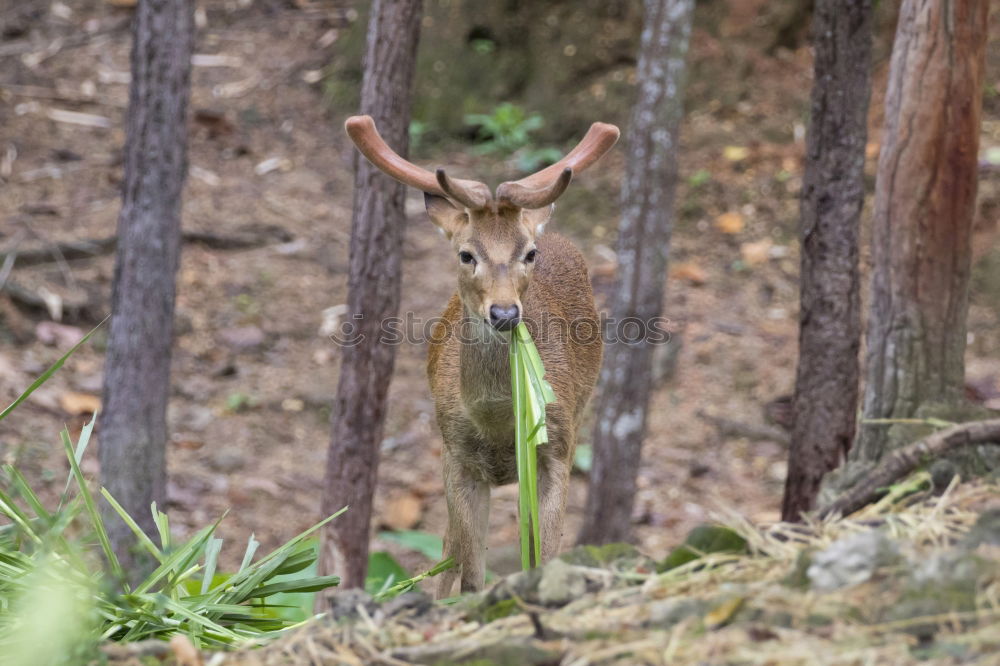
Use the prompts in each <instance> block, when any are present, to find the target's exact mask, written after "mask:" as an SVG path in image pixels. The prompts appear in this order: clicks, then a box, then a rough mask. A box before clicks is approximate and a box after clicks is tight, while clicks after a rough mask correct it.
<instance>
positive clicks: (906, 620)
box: [104, 473, 1000, 666]
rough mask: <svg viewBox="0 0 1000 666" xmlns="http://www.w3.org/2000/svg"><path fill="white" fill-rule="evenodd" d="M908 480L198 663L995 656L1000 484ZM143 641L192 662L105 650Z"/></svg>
mask: <svg viewBox="0 0 1000 666" xmlns="http://www.w3.org/2000/svg"><path fill="white" fill-rule="evenodd" d="M928 476H929V475H928V474H926V473H924V477H925V478H926V477H928ZM901 485H907V484H901ZM912 488H913V486H909V489H908V490H906V491H901V492H899V493H898V494H896V495H895V496H889V497H886V498H884V499H883V500H882V501H880V502H879V503H877V504H875V505H872V506H869V507H867V508H865V509H864V510H862V511H860V512H858V513H857V514H855V515H853V516H851V517H850V518H848V519H836V520H829V521H825V522H823V523H820V524H813V525H809V526H802V525H790V524H788V523H777V524H775V525H772V526H770V527H768V528H758V527H755V526H752V525H750V524H749V523H747V522H745V521H743V520H742V519H740V518H739V517H738V516H735V515H733V516H730V517H729V518H728V519H726V521H727V522H728V523H729V525H731V528H729V529H728V530H727V529H724V528H716V534H715V539H716V543H717V544H720V543H723V539H722V538H720V537H721V536H722V534H726V535H727V536H726V539H725V541H727V542H728V545H727V547H726V548H718V547H716V548H707V545H708V544H709V543H710V542H711V539H704V540H702V541H701V543H700V547H701V548H703V549H706V550H709V552H708V553H706V554H704V555H703V556H702V557H700V558H696V559H693V560H691V561H687V562H686V563H681V562H682V561H681V560H680V559H679V558H677V557H675V555H671V557H670V558H668V562H660V563H657V562H654V561H653V560H650V559H649V558H647V557H645V556H643V555H641V554H639V553H638V551H635V550H634V549H631V550H630V548H631V547H623V546H622V544H613V545H612V546H607V547H604V548H595V547H589V546H588V547H579V548H577V549H574V550H571V551H569V552H567V553H565V554H563V555H562V556H561V557H560V558H559V559H556V560H552V561H551V562H549V563H547V564H545V565H544V566H543V567H542V568H540V569H535V570H533V571H530V572H527V573H518V574H514V575H512V576H508V577H507V578H505V579H504V580H503V581H501V582H500V583H499V584H497V585H496V586H495V587H493V588H492V589H490V590H489V591H486V592H484V593H481V594H477V595H469V596H465V597H463V598H462V599H461V600H459V601H458V602H457V603H455V604H454V605H451V606H447V605H440V604H431V603H430V602H429V600H428V598H427V597H426V596H425V595H421V594H420V593H409V594H406V595H403V596H401V597H398V598H396V599H394V600H392V601H389V602H387V603H385V604H381V605H377V604H374V603H372V602H371V601H370V598H368V597H366V596H365V595H362V594H355V595H344V596H342V597H341V598H340V600H339V603H338V604H337V605H336V606H335V607H334V609H333V611H332V618H331V617H327V618H324V619H321V620H318V621H315V622H312V623H310V624H308V625H306V626H305V627H302V628H300V629H298V630H295V631H293V632H291V633H290V634H289V635H287V636H285V637H283V638H282V639H280V640H278V641H276V642H274V643H273V644H271V645H269V646H266V647H264V648H259V649H258V648H251V649H245V650H239V651H237V652H235V653H229V654H215V655H211V656H208V655H205V657H206V662H205V663H211V664H215V665H217V666H284V665H286V664H287V665H290V664H313V665H317V666H318V665H319V664H344V665H348V664H349V665H352V666H353V665H360V664H387V665H393V666H401V665H403V664H435V665H438V666H445V665H448V664H476V665H479V666H490V665H495V666H500V665H509V666H515V665H516V666H527V665H529V664H534V665H538V666H542V665H546V666H549V665H554V664H560V665H563V666H566V665H572V666H588V665H591V664H594V665H597V664H602V665H608V666H610V665H612V664H620V665H621V666H626V665H628V666H634V665H637V664H649V665H651V666H652V665H661V664H664V665H665V664H733V665H737V664H739V665H741V666H744V665H747V664H761V665H767V666H793V665H794V666H806V665H811V664H825V665H829V666H834V665H837V666H857V665H860V664H879V665H880V666H897V665H898V666H903V665H906V664H914V663H921V664H927V665H936V666H946V665H949V666H950V665H955V664H981V665H983V666H995V665H996V664H1000V600H998V596H997V594H998V592H1000V486H998V485H997V484H996V481H995V480H994V481H993V482H992V483H984V482H982V481H974V482H971V483H963V484H955V485H953V486H952V487H950V488H948V489H945V490H944V492H943V493H941V494H940V495H937V496H935V494H934V493H931V492H918V493H916V494H915V495H914V494H908V493H909V492H910V490H912ZM690 556H691V557H693V555H690ZM145 651H155V652H156V653H158V654H161V655H165V656H166V659H165V661H164V662H162V663H163V664H164V666H193V665H194V664H195V663H196V662H194V661H192V660H191V658H190V656H188V657H187V658H182V657H181V655H190V654H192V653H194V650H193V649H192V648H191V646H188V650H182V649H181V647H180V646H179V645H178V646H174V649H173V650H171V649H169V648H165V646H164V644H163V643H158V642H155V641H151V642H149V643H147V644H143V643H134V644H131V645H125V646H120V645H107V646H105V649H104V652H105V655H106V656H108V657H110V658H111V659H110V662H111V663H112V664H114V665H115V666H140V665H141V664H143V663H147V662H142V661H140V656H139V655H142V654H144V653H146V654H148V652H145ZM171 652H173V656H171ZM147 659H149V657H147Z"/></svg>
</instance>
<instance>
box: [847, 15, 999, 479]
mask: <svg viewBox="0 0 1000 666" xmlns="http://www.w3.org/2000/svg"><path fill="white" fill-rule="evenodd" d="M988 5H989V1H988V0H904V1H903V5H902V8H901V9H900V16H899V25H898V28H897V31H896V41H895V45H894V47H893V52H892V62H891V64H890V70H889V85H888V92H887V95H886V103H885V116H886V121H885V122H886V125H885V132H884V136H883V139H882V141H883V143H882V153H881V155H880V156H879V165H878V184H877V188H876V192H875V230H874V242H873V259H874V264H875V266H874V274H873V283H872V300H871V313H870V316H869V324H868V339H867V343H868V359H867V364H868V368H867V384H866V387H865V397H864V418H865V419H899V418H907V417H912V416H914V415H915V414H917V412H918V410H919V409H921V408H922V407H925V406H928V405H934V404H949V403H957V402H959V401H960V400H961V399H962V384H963V379H964V375H965V363H964V355H965V337H966V321H965V319H966V311H967V309H968V285H969V271H970V259H971V246H970V240H971V235H972V221H973V213H974V210H975V201H976V180H977V168H978V165H977V153H978V149H979V117H980V112H981V110H982V98H983V73H984V58H985V48H986V26H987V23H986V20H987V12H988ZM891 446H893V445H890V437H889V433H888V432H887V429H886V428H885V427H884V426H881V425H874V424H872V425H864V424H863V425H862V428H861V432H860V438H859V441H858V444H857V446H855V448H854V450H853V452H852V454H851V455H852V458H856V459H858V460H862V461H864V460H869V461H871V460H878V459H879V458H881V457H882V456H883V455H884V454H885V453H886V451H887V450H888V449H889V448H891Z"/></svg>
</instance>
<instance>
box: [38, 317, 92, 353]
mask: <svg viewBox="0 0 1000 666" xmlns="http://www.w3.org/2000/svg"><path fill="white" fill-rule="evenodd" d="M83 335H84V333H83V329H80V328H77V327H76V326H67V325H66V324H59V323H57V322H54V321H40V322H38V325H36V326H35V337H36V338H38V341H39V342H41V343H42V344H44V345H55V346H56V347H72V346H73V345H75V344H76V343H78V342H80V340H83Z"/></svg>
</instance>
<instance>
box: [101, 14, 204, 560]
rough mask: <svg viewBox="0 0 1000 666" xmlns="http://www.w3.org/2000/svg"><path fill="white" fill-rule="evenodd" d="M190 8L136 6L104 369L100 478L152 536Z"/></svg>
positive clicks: (118, 546) (176, 253) (125, 546)
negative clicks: (116, 240)
mask: <svg viewBox="0 0 1000 666" xmlns="http://www.w3.org/2000/svg"><path fill="white" fill-rule="evenodd" d="M193 10H194V3H193V2H191V0H140V2H139V4H138V7H137V8H136V14H135V21H134V33H133V44H132V85H131V88H130V91H129V111H128V127H127V135H126V140H125V183H124V190H123V197H122V198H123V202H122V210H121V214H120V216H119V218H118V250H117V254H116V260H115V275H114V283H113V285H112V296H111V312H112V320H111V330H110V336H109V339H108V350H107V360H106V361H105V367H104V411H103V414H102V416H101V428H100V453H99V457H100V463H101V481H102V483H103V484H104V486H105V487H107V489H108V490H109V491H110V492H111V493H112V494H113V495H114V496H115V498H116V499H117V500H118V501H119V502H120V503H121V505H122V506H123V507H124V508H125V509H126V510H127V511H128V512H129V514H130V515H131V516H132V517H133V518H134V519H135V520H136V522H138V523H139V526H140V527H141V528H142V529H143V531H144V532H146V533H147V534H149V535H155V534H156V526H155V524H154V523H153V519H152V516H151V515H150V510H149V506H150V503H151V502H154V501H155V502H157V503H158V504H160V506H163V505H164V503H165V499H166V478H167V476H166V448H167V423H166V412H167V400H168V397H169V394H170V354H171V345H172V343H173V318H174V294H175V284H174V277H175V274H176V272H177V266H178V262H179V259H180V241H181V193H182V190H183V187H184V178H185V175H186V171H187V107H188V99H189V97H190V91H191V86H190V73H191V51H192V45H193V42H194V14H193ZM104 510H105V515H106V517H107V525H108V532H109V536H110V537H111V542H112V545H113V546H114V549H115V552H116V553H117V554H118V556H119V557H120V558H122V559H123V560H124V561H125V562H126V563H130V562H133V558H132V555H133V553H131V552H130V550H131V545H132V544H133V543H134V535H133V534H132V532H131V531H130V530H129V528H128V527H127V526H126V525H125V523H124V522H122V520H121V519H120V518H119V517H118V516H117V514H115V513H114V512H113V511H112V510H111V509H110V508H109V507H107V506H105V507H104Z"/></svg>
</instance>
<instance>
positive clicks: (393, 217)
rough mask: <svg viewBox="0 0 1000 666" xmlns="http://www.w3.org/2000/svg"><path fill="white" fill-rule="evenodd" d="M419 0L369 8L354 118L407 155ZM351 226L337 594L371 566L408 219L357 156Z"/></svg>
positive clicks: (332, 457) (330, 544)
mask: <svg viewBox="0 0 1000 666" xmlns="http://www.w3.org/2000/svg"><path fill="white" fill-rule="evenodd" d="M421 9H422V7H421V2H420V0H375V1H374V2H373V3H372V7H371V17H370V18H369V21H368V37H367V39H368V45H367V50H366V52H365V62H364V81H363V83H362V89H361V113H364V114H368V115H370V116H371V117H372V118H373V119H374V120H375V124H376V126H377V127H378V128H379V131H380V132H381V133H382V136H383V137H384V138H385V140H386V142H387V143H388V144H389V145H390V146H392V147H393V148H394V149H395V150H396V151H397V152H398V153H399V154H400V155H402V156H404V157H405V156H406V154H407V148H408V145H409V135H408V130H409V124H410V100H411V89H412V82H413V72H414V65H415V61H416V56H417V41H418V38H419V35H420V17H421ZM356 165H357V171H356V176H355V196H354V216H353V220H352V223H351V246H350V255H351V257H350V277H349V280H348V295H347V306H348V312H349V313H350V314H351V316H353V319H352V323H353V324H354V325H355V331H354V333H355V336H356V339H357V340H358V342H357V344H353V345H350V346H345V347H344V350H343V360H342V362H341V367H340V381H339V384H338V386H337V397H336V401H335V403H334V409H333V422H332V426H331V439H330V449H329V454H328V458H327V466H326V482H325V487H324V491H323V512H324V514H326V515H329V514H331V513H333V512H335V511H337V510H338V509H340V508H341V507H343V506H345V505H350V507H351V508H350V510H348V511H347V513H345V514H344V515H343V516H341V517H339V518H337V519H336V520H335V521H333V522H332V523H331V524H330V525H329V527H327V528H326V529H324V533H323V539H322V542H323V546H322V549H321V554H320V569H321V571H322V572H323V573H327V574H334V573H335V574H338V575H340V576H341V578H342V582H341V587H363V586H364V582H365V572H366V570H367V567H368V541H369V529H370V523H371V514H372V496H373V495H374V492H375V479H376V472H377V470H378V457H379V444H380V442H381V441H382V426H383V421H384V419H385V409H386V395H387V392H388V389H389V380H390V378H391V377H392V369H393V365H394V363H395V359H396V348H395V346H393V345H389V344H385V343H383V342H382V340H381V338H380V335H379V333H380V326H381V323H382V321H383V320H384V319H386V318H387V317H394V316H396V314H397V313H398V310H399V298H400V285H401V282H400V263H401V259H402V252H403V235H404V230H405V226H404V225H405V223H406V215H405V213H404V210H403V208H404V200H405V196H406V188H405V186H404V185H402V184H400V183H398V182H396V181H394V180H393V179H391V178H390V177H389V176H386V175H385V174H383V173H382V172H380V171H379V170H378V169H376V168H375V167H374V166H372V165H371V164H370V163H369V162H368V161H367V160H364V159H360V158H358V159H357V161H356Z"/></svg>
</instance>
